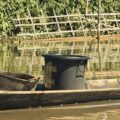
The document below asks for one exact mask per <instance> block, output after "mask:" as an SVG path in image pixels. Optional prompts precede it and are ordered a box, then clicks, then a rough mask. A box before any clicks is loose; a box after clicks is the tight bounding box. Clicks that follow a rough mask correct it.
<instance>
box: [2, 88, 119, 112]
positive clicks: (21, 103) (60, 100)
mask: <svg viewBox="0 0 120 120" xmlns="http://www.w3.org/2000/svg"><path fill="white" fill-rule="evenodd" d="M110 99H120V88H109V89H90V90H57V91H54V90H51V91H0V109H1V110H2V109H16V108H27V107H38V106H47V105H60V104H71V103H83V102H91V101H101V100H110Z"/></svg>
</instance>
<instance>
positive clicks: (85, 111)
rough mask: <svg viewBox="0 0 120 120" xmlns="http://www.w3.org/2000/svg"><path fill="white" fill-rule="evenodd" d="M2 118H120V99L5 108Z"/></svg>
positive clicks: (53, 119) (57, 119)
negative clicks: (16, 108)
mask: <svg viewBox="0 0 120 120" xmlns="http://www.w3.org/2000/svg"><path fill="white" fill-rule="evenodd" d="M0 120H120V100H117V101H107V102H105V101H104V102H99V103H87V104H75V105H67V106H66V105H61V106H52V107H43V108H29V109H19V110H5V111H0Z"/></svg>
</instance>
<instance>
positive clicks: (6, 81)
mask: <svg viewBox="0 0 120 120" xmlns="http://www.w3.org/2000/svg"><path fill="white" fill-rule="evenodd" d="M37 82H38V79H36V78H35V77H34V76H31V75H28V74H23V73H11V72H1V73H0V90H9V91H18V90H24V91H25V90H33V89H35V86H36V83H37Z"/></svg>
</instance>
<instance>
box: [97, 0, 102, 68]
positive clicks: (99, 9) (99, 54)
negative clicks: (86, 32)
mask: <svg viewBox="0 0 120 120" xmlns="http://www.w3.org/2000/svg"><path fill="white" fill-rule="evenodd" d="M100 18H101V0H98V28H97V44H98V57H99V67H100V70H102V65H101V53H100Z"/></svg>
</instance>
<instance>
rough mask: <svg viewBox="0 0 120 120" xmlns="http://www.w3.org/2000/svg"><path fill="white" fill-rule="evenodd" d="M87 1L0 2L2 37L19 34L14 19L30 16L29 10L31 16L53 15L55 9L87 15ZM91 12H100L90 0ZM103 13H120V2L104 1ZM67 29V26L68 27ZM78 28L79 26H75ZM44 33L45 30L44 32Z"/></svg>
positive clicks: (15, 0) (0, 29)
mask: <svg viewBox="0 0 120 120" xmlns="http://www.w3.org/2000/svg"><path fill="white" fill-rule="evenodd" d="M86 1H87V0H0V36H1V37H4V36H6V37H9V36H14V35H16V34H17V33H18V32H19V29H18V28H15V27H14V23H13V18H16V16H17V15H20V17H25V16H28V15H27V13H28V9H29V10H30V13H31V16H33V17H34V16H38V15H45V16H46V15H47V16H52V15H53V8H54V9H55V11H56V14H58V15H60V14H66V10H67V11H68V13H75V12H76V10H77V8H79V9H80V12H81V13H85V8H86ZM89 1H90V5H89V6H88V8H89V11H90V12H92V13H96V12H97V11H98V7H97V4H98V1H97V0H89ZM102 8H103V10H102V11H103V12H108V13H110V12H113V11H114V12H119V11H120V2H119V0H102ZM49 27H50V29H51V31H52V30H54V28H53V26H49ZM66 27H67V26H66ZM75 27H77V25H75ZM43 32H44V30H43Z"/></svg>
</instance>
